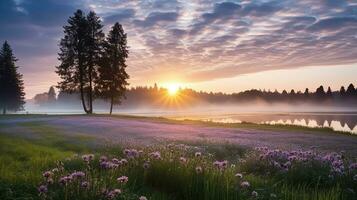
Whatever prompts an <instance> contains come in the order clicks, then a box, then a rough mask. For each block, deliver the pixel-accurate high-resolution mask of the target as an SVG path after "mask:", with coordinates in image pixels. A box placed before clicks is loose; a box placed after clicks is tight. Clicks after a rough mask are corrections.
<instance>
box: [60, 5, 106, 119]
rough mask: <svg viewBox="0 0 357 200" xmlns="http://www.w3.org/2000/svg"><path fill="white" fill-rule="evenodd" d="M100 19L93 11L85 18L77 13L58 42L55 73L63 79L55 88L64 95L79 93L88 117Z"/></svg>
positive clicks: (96, 60)
mask: <svg viewBox="0 0 357 200" xmlns="http://www.w3.org/2000/svg"><path fill="white" fill-rule="evenodd" d="M102 27H103V26H102V25H101V21H100V20H99V18H98V17H97V16H96V14H95V13H94V12H90V13H89V14H88V15H87V16H85V14H84V13H83V12H82V11H81V10H77V11H76V12H75V13H74V16H72V17H70V18H69V19H68V25H66V26H64V27H63V28H64V37H63V38H62V39H61V42H60V53H59V54H58V55H59V57H58V60H59V61H60V62H61V64H60V65H59V66H57V67H56V68H57V70H56V72H57V74H58V75H59V76H60V78H61V79H62V81H61V82H59V83H58V88H59V89H60V90H61V91H63V92H68V93H73V92H79V93H80V97H81V101H82V106H83V109H84V111H85V112H86V113H87V114H91V113H92V112H93V105H92V102H93V93H92V90H93V83H94V81H95V78H96V77H97V70H96V66H97V64H98V58H99V52H100V49H101V48H102V47H101V43H102V40H103V38H104V34H103V33H102V30H101V29H102Z"/></svg>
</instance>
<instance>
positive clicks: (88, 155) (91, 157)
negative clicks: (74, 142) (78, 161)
mask: <svg viewBox="0 0 357 200" xmlns="http://www.w3.org/2000/svg"><path fill="white" fill-rule="evenodd" d="M82 159H83V161H84V162H86V163H89V162H90V161H92V160H93V159H94V155H93V154H87V155H83V156H82Z"/></svg>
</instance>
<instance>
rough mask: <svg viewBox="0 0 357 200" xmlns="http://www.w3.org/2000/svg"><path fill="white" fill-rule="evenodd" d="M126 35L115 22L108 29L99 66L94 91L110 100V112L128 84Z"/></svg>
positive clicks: (118, 102) (118, 101)
mask: <svg viewBox="0 0 357 200" xmlns="http://www.w3.org/2000/svg"><path fill="white" fill-rule="evenodd" d="M126 38H127V36H126V33H124V30H123V27H122V26H121V25H120V24H119V23H115V24H114V26H113V27H112V29H111V30H110V32H109V34H108V36H107V38H106V41H105V44H104V51H103V55H102V60H101V65H100V67H99V76H100V77H99V78H98V81H97V87H96V93H97V94H98V95H99V96H100V97H102V98H104V99H107V100H110V114H112V111H113V105H114V104H120V103H121V99H122V98H123V97H124V93H125V90H126V86H127V85H129V84H128V82H127V79H128V78H129V75H128V74H127V73H126V71H125V69H126V66H127V65H126V63H125V62H126V59H127V58H128V53H129V51H128V46H127V39H126Z"/></svg>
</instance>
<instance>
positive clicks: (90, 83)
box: [88, 67, 93, 114]
mask: <svg viewBox="0 0 357 200" xmlns="http://www.w3.org/2000/svg"><path fill="white" fill-rule="evenodd" d="M92 70H93V68H92V67H89V91H88V93H89V98H88V100H89V114H92V113H93V93H92Z"/></svg>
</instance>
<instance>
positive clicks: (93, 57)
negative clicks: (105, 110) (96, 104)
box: [86, 11, 104, 113]
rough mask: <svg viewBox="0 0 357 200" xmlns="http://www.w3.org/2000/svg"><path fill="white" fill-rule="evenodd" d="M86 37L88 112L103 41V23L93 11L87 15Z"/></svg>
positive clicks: (91, 104)
mask: <svg viewBox="0 0 357 200" xmlns="http://www.w3.org/2000/svg"><path fill="white" fill-rule="evenodd" d="M87 23H88V33H89V35H88V37H87V50H88V51H87V59H86V60H87V66H88V81H89V88H88V101H89V107H90V113H92V112H93V82H94V80H95V79H97V78H98V76H97V74H98V73H97V71H98V70H97V68H98V66H99V59H100V55H101V51H102V46H103V42H104V33H103V31H102V28H103V25H102V24H101V21H100V18H99V17H98V16H97V15H96V14H95V12H93V11H90V12H89V14H88V15H87Z"/></svg>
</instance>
